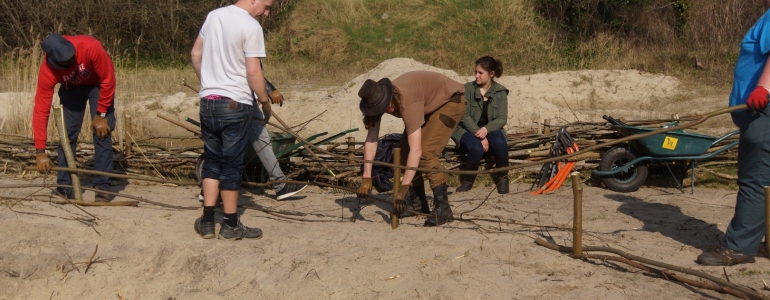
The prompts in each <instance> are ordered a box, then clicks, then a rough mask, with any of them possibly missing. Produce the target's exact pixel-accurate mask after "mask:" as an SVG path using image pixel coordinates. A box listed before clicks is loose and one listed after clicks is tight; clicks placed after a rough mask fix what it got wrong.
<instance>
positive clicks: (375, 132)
mask: <svg viewBox="0 0 770 300" xmlns="http://www.w3.org/2000/svg"><path fill="white" fill-rule="evenodd" d="M380 123H382V121H380V122H377V124H375V125H374V126H373V127H369V130H368V131H367V132H366V141H365V142H364V160H374V156H375V155H376V154H377V138H378V137H379V135H380ZM363 177H364V178H372V163H364V174H363Z"/></svg>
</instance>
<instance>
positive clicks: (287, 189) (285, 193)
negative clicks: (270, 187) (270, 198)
mask: <svg viewBox="0 0 770 300" xmlns="http://www.w3.org/2000/svg"><path fill="white" fill-rule="evenodd" d="M306 187H307V184H293V183H287V184H284V185H283V188H282V189H281V190H280V191H278V192H276V193H275V196H276V199H278V200H283V199H286V198H289V197H291V196H294V195H295V194H297V193H299V192H301V191H302V190H304V189H305V188H306Z"/></svg>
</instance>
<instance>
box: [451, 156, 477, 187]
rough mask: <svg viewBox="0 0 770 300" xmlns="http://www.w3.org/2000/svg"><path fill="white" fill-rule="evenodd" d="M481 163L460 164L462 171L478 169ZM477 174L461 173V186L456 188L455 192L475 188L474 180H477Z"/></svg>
mask: <svg viewBox="0 0 770 300" xmlns="http://www.w3.org/2000/svg"><path fill="white" fill-rule="evenodd" d="M479 165H481V163H465V164H463V165H461V166H460V170H462V171H478V170H479ZM476 176H477V175H476V174H461V175H460V186H458V187H457V188H456V189H455V192H465V191H470V190H471V189H472V188H473V182H475V181H476Z"/></svg>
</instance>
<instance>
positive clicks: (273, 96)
mask: <svg viewBox="0 0 770 300" xmlns="http://www.w3.org/2000/svg"><path fill="white" fill-rule="evenodd" d="M267 97H268V98H270V102H271V103H273V104H278V106H279V107H280V106H283V94H281V92H279V91H278V90H274V91H273V92H271V93H270V94H269V95H267Z"/></svg>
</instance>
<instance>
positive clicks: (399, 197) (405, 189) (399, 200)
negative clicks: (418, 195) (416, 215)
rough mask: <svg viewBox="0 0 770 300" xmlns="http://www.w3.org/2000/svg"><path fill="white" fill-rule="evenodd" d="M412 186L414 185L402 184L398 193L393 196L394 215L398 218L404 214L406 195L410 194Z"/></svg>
mask: <svg viewBox="0 0 770 300" xmlns="http://www.w3.org/2000/svg"><path fill="white" fill-rule="evenodd" d="M411 186H412V184H402V185H401V186H400V187H399V190H398V193H397V194H395V195H393V214H394V215H397V216H401V214H402V213H403V212H404V206H405V205H404V204H405V201H404V199H406V194H407V193H409V188H410V187H411Z"/></svg>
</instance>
